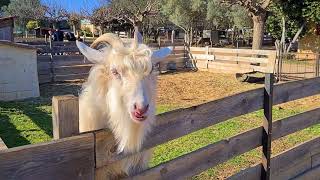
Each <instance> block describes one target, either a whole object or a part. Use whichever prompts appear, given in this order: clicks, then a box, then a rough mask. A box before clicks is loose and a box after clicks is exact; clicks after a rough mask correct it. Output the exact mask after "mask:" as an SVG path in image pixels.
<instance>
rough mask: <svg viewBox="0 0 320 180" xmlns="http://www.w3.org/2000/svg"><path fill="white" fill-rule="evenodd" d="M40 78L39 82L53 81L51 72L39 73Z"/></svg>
mask: <svg viewBox="0 0 320 180" xmlns="http://www.w3.org/2000/svg"><path fill="white" fill-rule="evenodd" d="M38 79H39V83H40V84H43V83H48V82H51V75H50V74H46V75H44V74H40V75H38Z"/></svg>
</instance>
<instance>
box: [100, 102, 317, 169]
mask: <svg viewBox="0 0 320 180" xmlns="http://www.w3.org/2000/svg"><path fill="white" fill-rule="evenodd" d="M319 113H320V108H318V109H314V110H311V111H308V112H304V113H301V114H298V115H295V116H291V117H288V118H285V119H282V120H279V121H275V122H274V123H273V125H272V126H273V129H274V130H273V134H272V139H273V140H275V139H278V138H281V137H283V136H286V135H288V134H291V133H293V132H296V131H299V130H302V129H305V128H307V127H310V126H312V125H315V124H319V123H320V116H319ZM304 123H305V124H304ZM154 129H159V131H165V129H161V128H158V127H155V128H154ZM177 129H178V128H177ZM252 131H256V132H260V133H261V135H262V127H258V128H256V129H254V130H252ZM261 135H259V136H261ZM163 136H165V134H163ZM96 137H97V140H98V141H96V150H97V151H96V154H97V159H96V162H97V166H98V167H101V166H104V165H107V164H110V163H112V162H115V161H117V160H120V159H123V158H124V157H125V156H124V155H118V154H117V153H114V151H112V150H110V148H111V147H114V146H115V141H114V140H113V139H112V136H111V135H110V134H109V133H107V132H105V131H102V132H98V134H97V135H96ZM98 137H99V138H98ZM148 137H149V138H148V139H147V140H146V142H145V144H144V149H148V148H150V147H152V146H153V145H154V144H156V145H157V144H158V143H157V142H156V143H154V142H153V140H154V136H153V135H152V134H151V135H150V136H148ZM110 138H111V139H110ZM156 140H157V139H156ZM162 141H164V142H165V141H166V139H162ZM159 144H161V143H159ZM258 146H261V144H258V145H257V146H256V147H258ZM106 152H108V153H106ZM315 153H320V149H319V152H315ZM259 173H260V172H259Z"/></svg>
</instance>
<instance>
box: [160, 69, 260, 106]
mask: <svg viewBox="0 0 320 180" xmlns="http://www.w3.org/2000/svg"><path fill="white" fill-rule="evenodd" d="M258 87H262V85H261V84H250V83H241V82H239V81H237V80H236V78H235V76H234V75H232V74H215V73H211V72H201V71H199V72H184V73H175V74H167V75H161V76H159V83H158V101H157V102H158V103H159V104H167V105H173V106H183V107H187V106H191V105H195V104H200V103H204V102H208V101H212V100H214V99H219V98H221V97H225V96H229V95H231V94H235V93H238V92H242V91H245V90H249V89H254V88H258Z"/></svg>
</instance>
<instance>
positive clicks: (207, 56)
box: [206, 46, 209, 69]
mask: <svg viewBox="0 0 320 180" xmlns="http://www.w3.org/2000/svg"><path fill="white" fill-rule="evenodd" d="M206 59H207V69H209V46H206Z"/></svg>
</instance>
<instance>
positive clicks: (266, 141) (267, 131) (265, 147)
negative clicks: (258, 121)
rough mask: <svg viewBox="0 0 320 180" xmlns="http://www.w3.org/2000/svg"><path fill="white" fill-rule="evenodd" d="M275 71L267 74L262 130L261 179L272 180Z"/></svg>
mask: <svg viewBox="0 0 320 180" xmlns="http://www.w3.org/2000/svg"><path fill="white" fill-rule="evenodd" d="M273 80H274V75H273V73H268V74H265V85H264V100H263V113H264V119H263V132H262V152H263V154H262V171H261V180H270V161H271V134H272V105H273Z"/></svg>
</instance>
